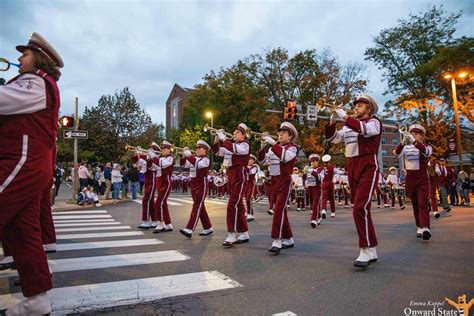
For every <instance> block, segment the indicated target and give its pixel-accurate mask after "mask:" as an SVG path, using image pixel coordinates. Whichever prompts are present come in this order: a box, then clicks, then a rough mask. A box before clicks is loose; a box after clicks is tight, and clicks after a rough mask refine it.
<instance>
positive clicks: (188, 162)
mask: <svg viewBox="0 0 474 316" xmlns="http://www.w3.org/2000/svg"><path fill="white" fill-rule="evenodd" d="M195 163H196V157H194V156H189V157H181V158H180V159H179V165H180V166H181V167H184V168H191V167H193V166H194V164H195Z"/></svg>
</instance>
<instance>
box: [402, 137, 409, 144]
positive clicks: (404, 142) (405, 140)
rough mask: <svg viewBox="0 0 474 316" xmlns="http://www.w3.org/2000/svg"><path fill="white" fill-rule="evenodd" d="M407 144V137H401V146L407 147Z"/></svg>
mask: <svg viewBox="0 0 474 316" xmlns="http://www.w3.org/2000/svg"><path fill="white" fill-rule="evenodd" d="M409 143H410V141H409V140H408V137H407V136H405V137H403V140H402V145H403V146H406V145H408V144H409Z"/></svg>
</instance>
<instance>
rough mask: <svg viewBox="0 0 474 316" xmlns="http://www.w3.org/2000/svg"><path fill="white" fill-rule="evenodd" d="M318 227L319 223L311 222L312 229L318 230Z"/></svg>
mask: <svg viewBox="0 0 474 316" xmlns="http://www.w3.org/2000/svg"><path fill="white" fill-rule="evenodd" d="M316 226H318V222H317V221H315V220H313V221H311V227H313V228H316Z"/></svg>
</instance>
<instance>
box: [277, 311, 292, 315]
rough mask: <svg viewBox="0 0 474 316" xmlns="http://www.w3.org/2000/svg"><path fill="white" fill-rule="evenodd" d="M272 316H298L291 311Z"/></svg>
mask: <svg viewBox="0 0 474 316" xmlns="http://www.w3.org/2000/svg"><path fill="white" fill-rule="evenodd" d="M272 316H296V314H295V313H293V312H291V311H286V312H283V313H277V314H272Z"/></svg>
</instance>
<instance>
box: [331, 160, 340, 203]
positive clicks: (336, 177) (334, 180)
mask: <svg viewBox="0 0 474 316" xmlns="http://www.w3.org/2000/svg"><path fill="white" fill-rule="evenodd" d="M335 169H336V170H339V168H335ZM340 183H341V175H340V174H339V173H334V176H333V178H332V185H333V187H334V195H335V198H336V197H337V204H338V205H342V202H341V195H342V192H341V184H340Z"/></svg>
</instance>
